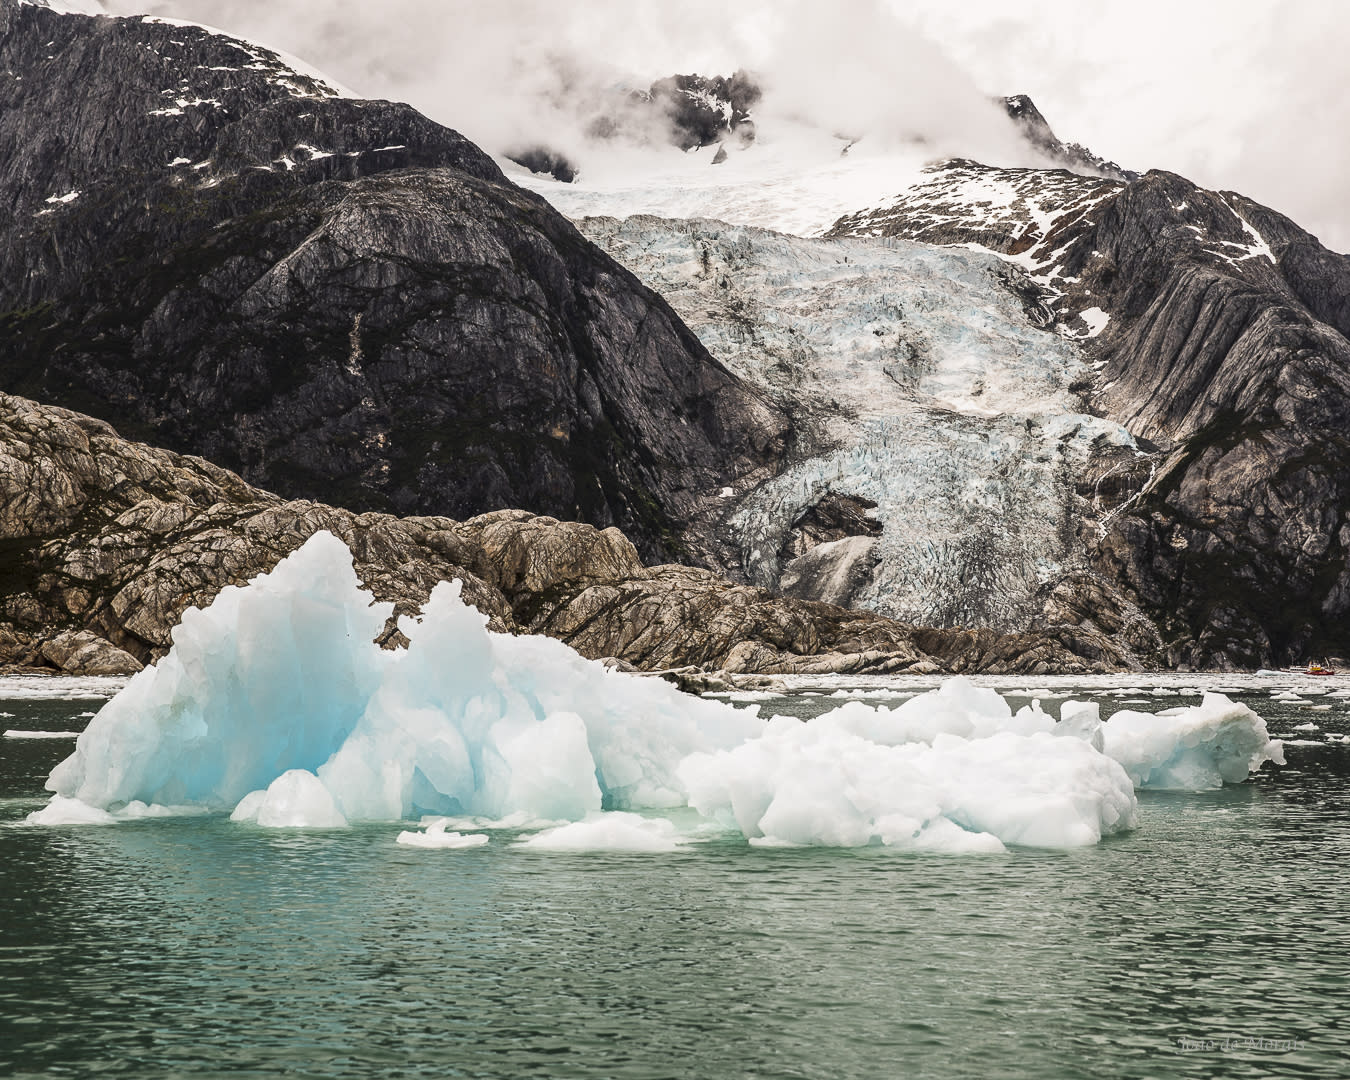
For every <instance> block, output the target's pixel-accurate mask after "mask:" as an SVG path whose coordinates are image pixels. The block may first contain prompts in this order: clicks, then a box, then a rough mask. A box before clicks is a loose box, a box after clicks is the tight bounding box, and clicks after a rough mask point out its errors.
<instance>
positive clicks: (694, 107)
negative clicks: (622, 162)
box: [506, 71, 763, 184]
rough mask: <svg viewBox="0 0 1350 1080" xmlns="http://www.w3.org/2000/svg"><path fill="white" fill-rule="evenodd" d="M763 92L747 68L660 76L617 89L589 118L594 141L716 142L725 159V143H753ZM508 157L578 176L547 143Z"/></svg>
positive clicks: (719, 158)
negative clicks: (722, 72) (642, 87)
mask: <svg viewBox="0 0 1350 1080" xmlns="http://www.w3.org/2000/svg"><path fill="white" fill-rule="evenodd" d="M762 96H763V92H762V91H761V90H760V87H759V84H758V82H756V81H755V78H754V77H753V76H752V75H750V74H749V73H748V72H746V71H737V72H736V73H735V74H734V75H732V76H730V77H729V78H728V77H727V76H723V75H713V76H705V75H671V76H670V77H668V78H665V79H658V80H657V81H656V82H654V83H652V84H651V86H649V87H648V88H647V89H645V90H630V91H627V92H623V91H618V90H616V91H614V93H613V94H612V95H611V98H610V100H608V101H607V102H606V103H605V105H604V106H603V107H602V108H601V109H600V111H598V112H597V113H596V114H595V115H593V116H591V117H589V119H587V120H586V121H585V124H584V126H585V129H586V132H587V134H588V135H590V136H591V137H592V138H595V139H600V140H604V139H627V140H630V141H634V142H645V141H650V140H653V139H655V140H657V141H660V142H668V143H669V144H670V145H672V146H675V147H678V148H679V149H680V150H697V149H700V148H702V147H705V146H717V147H718V152H717V154H715V155H714V156H713V158H712V164H714V165H717V164H721V163H722V162H723V161H724V160H726V152H725V150H723V149H722V147H721V144H722V143H724V142H728V141H732V142H733V145H739V146H746V145H748V144H749V143H752V142H754V139H755V124H754V121H753V120H752V119H751V118H750V114H751V110H753V109H754V107H755V106H756V105H757V104H758V103H759V100H760V98H761V97H762ZM506 157H508V158H510V159H511V160H512V161H514V162H515V163H516V164H518V165H523V166H525V168H527V169H529V170H530V171H531V172H535V173H546V174H548V175H551V176H552V177H553V178H554V179H555V180H560V181H562V182H563V183H564V184H570V183H572V181H574V180H575V179H576V178H577V175H578V171H577V166H576V164H575V163H574V162H573V161H572V160H571V159H569V158H568V157H567V156H566V155H565V154H563V153H561V152H559V151H558V150H557V149H555V148H550V147H549V146H547V145H545V143H544V142H539V143H534V144H532V145H529V146H521V147H515V148H513V149H511V150H509V151H508V152H507V154H506Z"/></svg>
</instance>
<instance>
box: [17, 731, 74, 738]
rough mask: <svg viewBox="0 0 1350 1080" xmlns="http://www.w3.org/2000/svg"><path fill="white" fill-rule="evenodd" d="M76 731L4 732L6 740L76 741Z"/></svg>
mask: <svg viewBox="0 0 1350 1080" xmlns="http://www.w3.org/2000/svg"><path fill="white" fill-rule="evenodd" d="M79 737H80V733H79V732H78V731H20V730H17V729H11V730H10V731H6V732H5V738H6V739H78V738H79Z"/></svg>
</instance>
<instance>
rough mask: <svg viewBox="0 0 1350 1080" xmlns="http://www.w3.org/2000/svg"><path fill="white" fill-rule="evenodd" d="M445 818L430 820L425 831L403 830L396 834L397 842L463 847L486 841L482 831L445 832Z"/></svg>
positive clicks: (408, 844)
mask: <svg viewBox="0 0 1350 1080" xmlns="http://www.w3.org/2000/svg"><path fill="white" fill-rule="evenodd" d="M445 827H446V820H445V819H444V818H441V819H440V820H436V821H432V822H431V823H430V824H428V825H427V826H426V831H425V832H410V831H407V830H405V831H403V832H401V833H399V834H398V839H397V842H398V843H400V844H404V845H406V846H407V847H420V848H442V849H445V848H449V849H464V848H475V847H482V846H483V845H484V844H486V843H487V842H488V837H487V836H486V835H485V834H483V833H470V834H468V835H465V834H464V833H459V832H446V831H445Z"/></svg>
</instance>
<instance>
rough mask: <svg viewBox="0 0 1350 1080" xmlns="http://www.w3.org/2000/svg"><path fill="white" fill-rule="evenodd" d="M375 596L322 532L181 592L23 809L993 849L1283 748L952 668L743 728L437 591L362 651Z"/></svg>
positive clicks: (649, 847) (627, 846)
mask: <svg viewBox="0 0 1350 1080" xmlns="http://www.w3.org/2000/svg"><path fill="white" fill-rule="evenodd" d="M391 611H392V608H391V606H390V605H388V604H380V603H375V602H372V599H371V596H370V594H369V593H368V592H366V591H365V590H364V589H362V587H361V586H360V583H359V582H358V581H357V578H356V575H355V571H354V569H353V567H352V561H351V555H350V553H349V552H348V550H347V548H346V547H345V546H344V545H343V544H342V542H341V541H340V540H338V539H337V538H336V537H333V536H332V535H330V534H328V533H318V534H316V535H315V536H314V537H312V538H311V539H310V540H309V541H308V542H307V543H306V544H305V545H304V546H303V547H301V548H300V549H299V550H297V551H296V552H294V553H292V554H291V555H290V556H289V557H287V558H286V559H284V560H283V561H282V562H281V563H279V564H278V566H277V567H276V568H275V570H273V572H272V573H270V574H265V575H260V576H259V577H257V578H255V579H253V581H251V582H250V583H249V584H248V585H247V586H245V587H242V588H241V587H234V586H231V587H229V588H226V589H224V590H222V592H221V593H220V595H219V596H218V597H217V599H216V600H215V602H214V603H213V604H212V605H211V606H210V607H209V608H207V609H205V610H198V609H189V611H187V612H186V613H185V614H184V617H183V621H182V623H181V624H180V625H179V626H178V627H176V628H175V630H174V633H173V649H172V650H171V652H170V653H169V655H168V656H166V657H165V658H164V659H163V660H161V661H160V663H159V664H158V665H156V666H155V667H152V668H147V669H146V670H145V671H143V672H141V673H140V674H138V675H136V676H135V677H134V678H132V679H131V681H130V682H129V683H128V684H127V686H126V687H125V689H124V690H123V691H122V692H121V693H120V694H118V695H117V697H115V698H114V699H113V700H112V701H110V702H109V703H108V704H107V705H106V706H104V708H103V709H102V710H101V711H100V712H99V713H98V715H97V716H95V717H94V719H93V720H92V721H91V722H90V724H89V727H88V729H87V730H86V731H85V732H84V733H83V734H82V735H81V736H80V737H79V739H78V740H77V742H76V749H75V752H74V753H73V754H72V755H71V756H70V757H69V758H67V759H66V760H65V761H64V762H62V763H61V764H60V765H58V766H57V768H56V769H54V770H53V772H52V774H51V777H50V779H49V781H48V787H49V788H50V789H51V790H52V791H54V792H55V793H56V794H55V795H54V797H53V798H52V800H51V802H50V803H49V804H48V806H47V807H46V808H44V809H43V810H39V811H36V812H34V813H33V814H31V815H29V818H28V821H29V822H30V823H31V824H35V825H58V824H108V823H113V822H116V821H119V820H126V819H129V818H141V817H147V816H171V815H174V814H179V813H211V812H215V813H226V812H228V813H230V814H231V816H232V817H233V818H234V819H235V820H236V821H240V822H251V823H254V824H256V825H258V826H263V827H318V828H340V827H343V826H345V825H347V824H348V823H350V822H354V821H406V820H408V819H413V818H417V817H419V816H421V815H434V817H433V818H432V819H431V820H430V821H428V822H427V825H428V828H427V831H426V832H424V833H414V832H408V831H405V833H404V834H403V835H402V836H400V840H401V842H403V843H405V844H412V845H414V846H422V847H439V848H455V847H468V846H474V845H478V844H481V843H483V842H484V841H482V840H479V839H476V837H477V836H478V835H479V833H478V831H477V829H479V828H487V827H488V826H487V825H479V826H474V827H472V828H471V829H470V834H469V835H462V834H461V835H456V834H455V832H453V831H452V832H446V827H447V825H448V824H450V823H451V822H450V819H451V818H454V817H474V818H477V819H488V820H495V821H497V822H503V821H504V822H505V823H514V824H515V825H516V826H520V827H529V826H530V825H531V824H533V825H534V826H535V827H536V828H537V827H540V826H543V825H545V824H548V825H550V826H551V828H549V829H545V830H544V831H542V832H537V833H536V835H535V836H534V837H532V838H530V839H529V840H527V841H526V842H525V844H524V846H527V847H529V848H534V849H542V850H577V849H585V848H594V847H607V848H619V849H622V850H643V851H671V850H678V849H679V848H681V847H682V846H684V845H686V844H688V843H689V842H690V841H691V840H692V839H695V838H697V837H698V836H704V835H707V830H708V829H709V828H721V829H726V830H736V831H739V832H740V833H741V834H743V835H744V836H745V837H746V838H747V839H748V840H749V841H750V842H751V843H752V844H757V845H763V846H786V845H824V846H859V845H865V844H884V845H887V846H891V847H896V848H906V849H912V850H937V851H1002V850H1004V846H1005V845H1006V844H1023V845H1036V846H1052V847H1069V846H1077V845H1082V844H1091V843H1095V842H1097V841H1098V840H1099V839H1101V837H1103V836H1105V835H1108V834H1110V833H1113V832H1117V831H1120V830H1123V829H1128V828H1132V827H1133V825H1134V822H1135V809H1136V801H1135V794H1134V789H1135V787H1136V786H1145V785H1155V786H1168V787H1177V788H1189V789H1203V788H1209V787H1216V786H1218V785H1219V784H1220V783H1222V782H1224V781H1229V782H1232V781H1236V780H1240V779H1242V778H1244V777H1245V776H1246V775H1247V774H1248V772H1249V771H1251V770H1253V769H1256V768H1259V767H1260V765H1261V764H1262V762H1264V761H1277V762H1278V761H1281V760H1282V758H1281V756H1280V744H1279V743H1278V742H1273V741H1271V740H1270V739H1269V737H1268V734H1267V732H1266V728H1265V724H1264V723H1263V722H1262V721H1261V719H1260V718H1259V717H1257V716H1256V714H1255V713H1253V712H1251V710H1249V709H1247V708H1246V707H1245V706H1242V705H1235V704H1233V703H1232V702H1230V701H1228V700H1227V699H1226V698H1224V697H1222V696H1221V695H1216V694H1210V695H1206V697H1205V699H1204V701H1203V702H1202V704H1201V705H1200V706H1197V707H1192V708H1188V709H1183V710H1179V711H1178V712H1176V713H1175V714H1174V715H1170V716H1149V715H1146V714H1117V716H1115V717H1113V718H1112V720H1111V721H1110V722H1109V723H1107V724H1102V723H1101V722H1100V721H1099V719H1098V714H1097V709H1096V706H1095V705H1091V704H1085V703H1081V702H1071V701H1069V702H1065V703H1064V704H1063V705H1062V706H1061V718H1060V719H1059V720H1058V721H1057V720H1056V719H1055V718H1054V717H1052V716H1050V715H1049V714H1047V713H1045V712H1043V711H1041V709H1040V708H1039V706H1038V705H1036V704H1034V703H1033V705H1031V706H1028V707H1025V708H1022V709H1020V710H1019V711H1017V712H1016V713H1013V711H1012V710H1011V708H1010V707H1009V705H1008V704H1007V702H1006V701H1005V700H1004V699H1003V698H1002V697H1001V696H1000V695H999V694H998V693H996V692H995V691H993V690H991V689H982V688H979V687H976V686H975V685H973V684H972V683H971V682H969V681H968V680H965V679H961V678H955V679H951V680H949V681H947V682H946V683H944V684H943V685H942V686H941V687H940V688H938V689H937V690H934V691H931V692H929V693H925V694H921V695H918V696H915V697H911V698H909V699H908V700H906V701H904V702H903V703H901V704H899V705H897V706H896V707H895V708H887V707H886V706H885V705H868V704H864V703H862V702H858V701H853V702H848V703H846V704H844V705H842V706H841V707H840V708H838V709H836V710H834V711H832V712H829V713H827V714H825V715H824V716H821V717H819V718H817V719H816V720H813V721H811V722H810V723H803V722H801V721H798V720H795V719H792V718H788V717H775V718H773V719H770V720H768V721H765V720H763V719H761V718H760V717H759V716H758V715H757V710H756V709H750V710H745V709H737V708H734V707H733V706H731V705H729V704H725V703H722V702H718V701H713V700H706V699H700V698H695V697H691V696H688V695H685V694H682V693H681V692H679V691H678V690H676V689H675V688H674V687H673V686H672V685H670V684H668V683H665V682H663V681H661V680H659V679H651V678H644V677H642V676H637V675H628V674H623V673H620V672H616V671H611V670H609V669H607V668H605V667H604V666H603V665H601V664H599V663H596V662H593V661H589V660H586V659H584V658H583V657H581V656H579V655H578V654H577V653H575V652H574V651H572V650H571V649H570V648H568V647H567V646H566V645H563V644H562V643H560V642H557V641H554V640H552V639H549V638H542V637H530V636H521V637H512V636H510V635H502V634H494V633H490V632H489V631H488V630H487V629H486V626H485V622H486V620H485V619H484V617H483V616H481V615H480V614H479V613H478V612H477V611H475V610H474V609H473V608H471V607H468V606H466V605H465V604H464V603H463V602H462V600H461V599H460V595H459V585H458V583H444V582H443V583H442V584H440V585H438V586H437V587H436V589H435V590H434V591H433V592H432V595H431V599H430V600H429V602H428V603H427V605H426V609H425V611H424V614H423V616H422V618H421V619H420V620H413V619H403V620H401V623H400V626H401V629H402V630H403V632H404V633H405V634H406V635H407V637H408V639H409V645H408V647H407V648H406V649H402V650H395V651H389V650H382V649H380V648H378V647H377V646H376V645H375V644H373V639H374V638H375V637H376V635H377V634H378V633H379V632H380V630H381V629H382V628H383V626H384V624H385V621H386V619H387V618H388V617H389V615H390V614H391ZM679 807H690V808H692V809H693V810H694V811H697V812H698V815H699V818H698V821H699V822H700V825H699V827H698V828H697V829H696V830H695V832H694V833H685V832H681V831H680V830H679V829H677V828H676V826H675V825H674V824H672V823H671V822H670V821H668V820H665V819H662V818H655V819H652V818H646V817H643V816H640V815H639V814H636V813H634V812H635V811H642V810H647V811H658V810H660V811H670V810H673V809H674V808H679ZM683 813H684V814H688V813H689V811H688V810H685V811H683ZM454 824H456V825H458V824H459V823H458V822H454ZM470 824H471V825H472V823H470Z"/></svg>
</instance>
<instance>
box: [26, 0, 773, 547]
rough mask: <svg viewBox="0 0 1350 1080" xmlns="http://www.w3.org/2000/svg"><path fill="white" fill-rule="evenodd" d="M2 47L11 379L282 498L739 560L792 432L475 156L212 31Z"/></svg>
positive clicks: (38, 21)
mask: <svg viewBox="0 0 1350 1080" xmlns="http://www.w3.org/2000/svg"><path fill="white" fill-rule="evenodd" d="M0 35H2V37H0V71H4V72H7V73H8V75H7V76H6V77H5V78H3V79H0V205H4V206H5V207H6V208H7V209H8V211H9V213H8V214H7V215H6V217H5V219H4V223H3V224H0V389H3V390H6V391H9V392H16V393H22V394H26V395H29V396H31V397H35V398H37V399H39V400H41V401H43V402H48V403H53V404H59V405H64V406H67V407H71V408H77V409H80V410H82V411H84V412H88V413H90V414H93V415H96V416H99V417H102V418H104V419H108V420H113V421H115V422H116V423H117V424H118V425H119V426H120V427H121V428H122V429H123V430H125V431H127V432H129V433H131V434H134V435H136V436H137V437H139V438H142V439H144V440H147V441H150V442H153V443H155V444H157V445H161V446H164V447H166V448H169V449H172V450H176V451H179V452H186V453H195V454H200V455H202V456H204V457H207V458H209V459H210V460H212V461H214V462H216V463H218V464H220V465H222V466H225V467H227V468H230V469H234V470H237V471H238V472H240V473H241V474H242V475H243V476H244V477H245V478H246V479H247V480H248V481H249V482H252V483H256V484H259V485H262V486H265V487H267V488H268V489H270V490H275V491H277V492H278V493H280V494H282V495H286V496H293V497H303V498H314V499H323V500H327V501H330V502H334V503H337V504H340V505H343V506H346V507H349V508H351V509H354V510H380V511H390V512H400V513H444V514H454V515H459V516H468V515H472V514H475V513H479V512H482V511H486V510H492V509H499V508H501V507H507V506H509V507H515V508H522V509H527V510H530V511H534V512H539V513H550V514H554V515H558V516H561V517H566V518H578V519H582V520H587V521H590V522H592V523H594V524H596V525H599V526H602V527H603V526H608V525H612V524H617V525H620V526H622V527H623V529H624V530H625V532H626V533H627V534H628V535H630V536H631V537H632V538H633V540H634V541H635V542H636V543H637V545H638V547H639V549H640V550H641V551H642V552H643V553H644V555H646V556H649V557H656V558H661V557H670V555H671V554H673V553H676V552H678V553H680V554H681V555H682V556H683V557H685V558H687V559H690V560H693V561H702V562H705V563H707V562H716V546H717V543H718V541H717V540H716V537H715V529H714V525H713V522H714V520H715V518H716V516H717V515H718V514H719V513H720V512H721V509H722V506H721V503H720V502H719V500H718V499H717V492H718V491H719V490H720V489H721V488H722V487H723V486H725V485H726V484H728V483H735V482H740V481H744V480H748V479H749V478H752V477H755V476H762V475H767V474H768V473H769V472H770V471H772V470H773V469H774V468H775V467H776V463H777V462H778V460H779V458H780V456H781V454H782V451H783V447H784V444H785V440H786V439H787V437H788V435H789V432H788V430H787V426H786V422H785V420H784V418H783V417H782V416H781V415H779V414H778V413H777V412H776V411H775V409H774V408H773V407H772V406H771V405H769V404H768V403H767V402H765V401H764V400H763V399H762V397H761V396H760V395H758V394H757V393H756V392H754V391H753V390H751V389H750V388H748V387H746V386H745V385H744V384H742V383H741V382H740V381H739V380H737V379H736V378H735V377H734V376H732V375H730V374H729V373H728V372H727V371H726V370H725V369H724V368H723V367H722V365H720V364H719V363H718V362H717V361H716V360H714V359H713V358H712V357H711V356H710V355H709V354H708V353H707V351H706V350H705V349H704V348H703V347H702V346H701V345H700V344H699V342H698V341H697V339H696V338H695V337H694V336H693V335H692V334H691V333H689V331H688V330H687V329H686V328H685V327H684V326H683V325H682V324H681V323H680V321H679V319H678V318H676V317H675V316H674V314H673V313H672V312H671V310H670V309H669V307H668V306H667V305H666V304H665V302H664V301H662V300H661V298H660V297H659V296H657V295H656V294H654V293H653V292H651V291H650V290H648V289H646V288H644V287H643V286H642V285H641V284H640V283H638V282H637V281H636V280H635V279H634V278H633V277H632V275H631V274H629V273H628V272H627V271H626V270H625V269H624V268H623V267H621V266H619V265H618V264H617V263H615V262H614V261H613V260H612V259H610V258H608V257H607V256H605V255H604V254H603V253H601V252H600V251H598V250H597V249H596V248H595V247H594V246H592V245H591V244H589V243H588V242H587V241H586V240H585V239H584V238H583V237H582V236H581V235H580V234H579V233H577V231H576V230H575V229H574V228H573V227H572V226H571V225H570V224H569V223H568V222H567V221H566V220H565V219H564V218H563V217H562V216H561V215H559V214H558V213H556V212H555V211H554V210H553V209H552V208H551V207H549V205H548V204H547V203H545V202H544V201H543V200H541V199H539V198H538V197H536V196H534V195H531V194H529V193H528V192H524V191H522V190H520V189H519V188H517V187H515V186H514V185H512V184H511V183H509V182H508V181H506V180H505V178H504V177H503V176H502V174H501V172H500V170H499V169H498V167H497V166H496V165H495V164H494V163H493V162H492V161H491V159H489V158H488V157H487V156H486V155H485V154H483V153H482V152H481V151H480V150H479V149H478V148H477V147H475V146H474V145H473V144H471V143H469V142H468V141H467V140H465V139H464V138H463V137H462V136H460V135H458V134H457V133H456V132H454V131H451V130H449V129H447V128H444V127H441V126H439V125H437V124H434V123H432V122H431V121H429V120H427V119H426V118H425V117H423V116H421V115H420V114H418V113H417V112H415V111H414V110H412V109H411V108H409V107H408V106H406V105H399V104H395V103H391V102H379V101H360V100H354V99H351V98H348V97H344V96H342V94H340V93H339V92H338V90H337V89H336V88H334V87H333V86H331V85H330V84H328V83H327V82H325V81H324V80H323V79H322V78H321V77H320V76H318V75H317V74H316V73H311V72H308V71H306V70H303V68H302V67H301V66H298V65H297V64H296V63H295V62H292V61H290V60H289V59H287V58H283V57H281V56H279V55H278V54H276V53H274V52H272V51H270V50H268V49H265V48H263V47H261V46H257V45H254V44H252V43H249V42H244V41H240V40H238V39H235V38H231V37H228V36H224V35H221V34H218V33H214V32H211V31H208V30H205V29H202V28H200V27H196V26H192V25H180V24H175V23H170V22H165V21H162V20H156V19H148V18H147V19H138V18H125V19H112V18H102V17H100V18H93V17H87V16H83V15H78V14H64V13H58V12H56V11H53V10H50V9H48V8H46V7H39V6H35V5H32V4H28V3H18V2H16V0H0Z"/></svg>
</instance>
